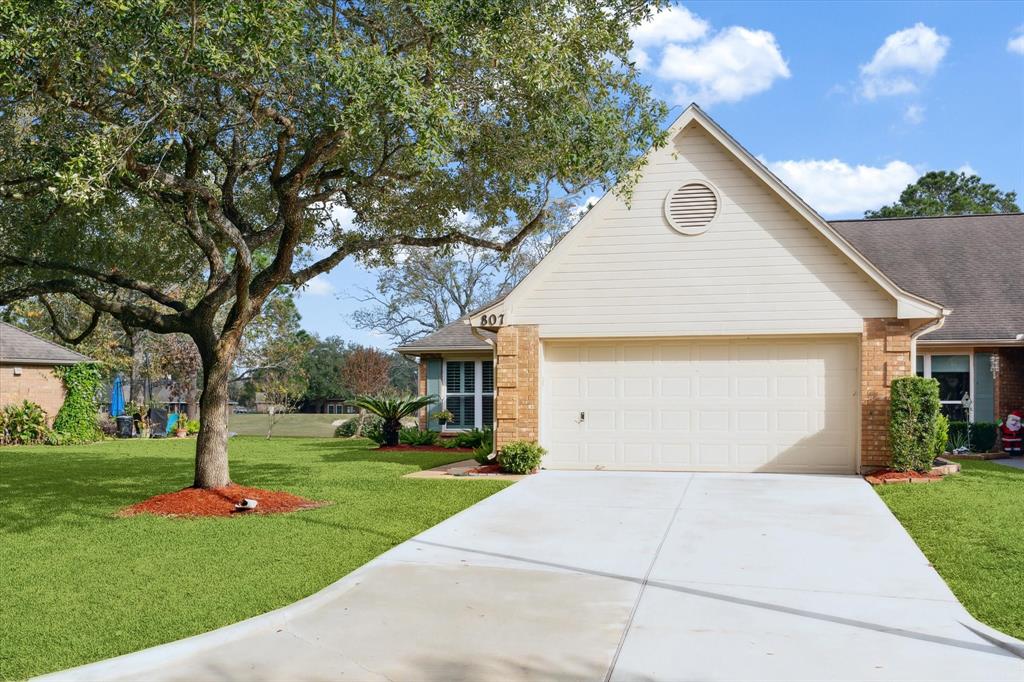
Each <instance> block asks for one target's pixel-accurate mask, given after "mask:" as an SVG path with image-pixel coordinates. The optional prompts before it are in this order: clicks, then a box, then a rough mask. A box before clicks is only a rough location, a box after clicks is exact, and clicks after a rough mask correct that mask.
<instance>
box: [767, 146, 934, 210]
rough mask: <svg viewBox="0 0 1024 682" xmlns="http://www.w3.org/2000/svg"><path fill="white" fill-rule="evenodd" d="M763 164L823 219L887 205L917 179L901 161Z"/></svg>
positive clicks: (777, 162) (824, 161) (830, 161)
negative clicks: (855, 163)
mask: <svg viewBox="0 0 1024 682" xmlns="http://www.w3.org/2000/svg"><path fill="white" fill-rule="evenodd" d="M762 161H764V159H762ZM765 163H766V165H767V166H768V167H769V168H770V169H771V170H772V172H773V173H775V174H776V175H777V176H779V178H780V179H781V180H782V181H783V182H785V183H786V184H787V185H789V186H790V188H792V189H793V191H795V192H796V193H797V194H799V195H800V196H801V197H802V198H803V199H804V200H805V201H806V202H807V203H808V204H810V205H811V206H812V207H813V208H814V209H815V210H816V211H819V212H821V213H822V214H824V215H840V214H848V213H862V212H864V211H866V210H869V209H874V208H878V207H879V206H883V205H885V204H888V203H891V202H893V201H895V200H896V199H898V198H899V195H900V192H902V191H903V189H904V188H905V187H906V186H907V185H909V184H911V183H913V182H914V181H915V180H917V178H918V177H919V175H920V173H918V171H917V170H916V169H915V168H914V167H913V166H911V165H910V164H909V163H907V162H905V161H890V162H889V163H887V164H886V165H884V166H881V167H877V166H863V165H857V166H851V165H849V164H847V163H845V162H843V161H840V160H839V159H831V160H827V161H826V160H818V159H803V160H799V161H765Z"/></svg>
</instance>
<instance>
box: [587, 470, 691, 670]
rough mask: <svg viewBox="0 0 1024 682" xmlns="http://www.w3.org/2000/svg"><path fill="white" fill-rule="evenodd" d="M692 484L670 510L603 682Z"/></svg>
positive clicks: (613, 666)
mask: <svg viewBox="0 0 1024 682" xmlns="http://www.w3.org/2000/svg"><path fill="white" fill-rule="evenodd" d="M691 483H693V475H692V474H691V475H690V477H689V478H687V479H686V485H684V486H683V492H682V494H680V495H679V501H678V502H676V506H675V508H674V509H673V510H672V516H670V517H669V519H668V523H667V524H666V525H665V532H664V533H663V534H662V536H661V541H660V542H659V543H658V546H657V547H656V548H655V550H654V556H653V557H651V562H650V564H648V566H647V571H646V572H645V573H644V577H643V580H641V581H640V589H639V590H638V591H637V594H636V601H634V602H633V608H632V609H630V611H629V617H628V618H626V625H625V627H624V628H623V629H622V637H620V638H619V643H618V645H617V646H616V647H615V654H614V655H613V656H612V660H611V663H609V664H608V672H607V673H605V676H604V682H611V679H612V675H614V674H615V665H616V664H617V663H618V662H619V655H620V654H621V653H622V647H623V646H625V644H626V638H627V637H629V630H630V628H631V627H632V626H633V619H634V618H636V612H637V609H639V608H640V601H641V600H642V599H643V598H644V592H645V591H646V590H647V584H648V582H649V581H650V578H651V573H652V572H653V571H654V564H656V563H657V562H658V557H659V556H661V550H662V548H663V547H664V546H665V541H666V540H668V535H669V533H671V532H672V526H674V525H675V523H676V518H677V517H678V516H679V510H680V509H681V508H682V506H683V500H685V499H686V493H687V492H689V490H690V484H691Z"/></svg>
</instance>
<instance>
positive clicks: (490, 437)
mask: <svg viewBox="0 0 1024 682" xmlns="http://www.w3.org/2000/svg"><path fill="white" fill-rule="evenodd" d="M493 454H494V432H493V431H491V430H490V429H484V439H483V441H482V442H481V443H480V445H478V446H476V447H475V448H473V459H475V460H476V461H477V463H479V464H494V463H495V461H496V460H495V459H494V458H492V457H491V455H493Z"/></svg>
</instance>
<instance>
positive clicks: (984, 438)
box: [949, 422, 999, 452]
mask: <svg viewBox="0 0 1024 682" xmlns="http://www.w3.org/2000/svg"><path fill="white" fill-rule="evenodd" d="M998 433H999V426H998V425H997V424H995V423H993V422H975V423H973V424H972V423H970V422H949V443H950V445H951V446H954V447H951V448H950V449H951V450H952V449H956V448H957V447H969V448H970V450H971V452H989V451H991V450H992V448H994V447H995V445H996V436H997V435H998Z"/></svg>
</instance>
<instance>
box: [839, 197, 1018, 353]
mask: <svg viewBox="0 0 1024 682" xmlns="http://www.w3.org/2000/svg"><path fill="white" fill-rule="evenodd" d="M831 224H832V226H833V227H834V228H835V229H836V230H838V231H839V233H840V234H841V235H842V236H843V237H844V238H845V239H846V240H847V241H848V242H850V244H852V245H853V247H854V248H855V249H857V250H858V251H860V252H861V253H862V254H864V255H865V256H866V257H867V258H868V260H870V261H871V262H872V263H874V264H875V265H876V266H878V267H879V268H880V269H881V270H882V272H884V273H885V274H886V275H888V276H889V278H890V279H892V280H893V281H894V282H895V283H896V284H897V285H898V286H899V287H900V288H902V289H904V290H906V291H909V292H910V293H912V294H917V295H918V296H922V297H924V298H927V299H928V300H931V301H934V302H936V303H940V304H942V305H943V306H945V307H946V308H951V309H952V310H953V313H952V314H951V315H950V316H949V317H947V318H946V323H945V324H944V325H943V326H942V327H941V328H940V329H938V330H936V331H934V332H931V333H929V334H926V335H925V336H922V337H921V338H922V339H926V340H928V341H933V340H941V341H952V340H974V339H978V340H980V339H984V340H1012V339H1014V338H1016V336H1017V334H1022V333H1024V213H995V214H989V215H967V216H941V217H934V218H890V219H880V220H836V221H832V223H831Z"/></svg>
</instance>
